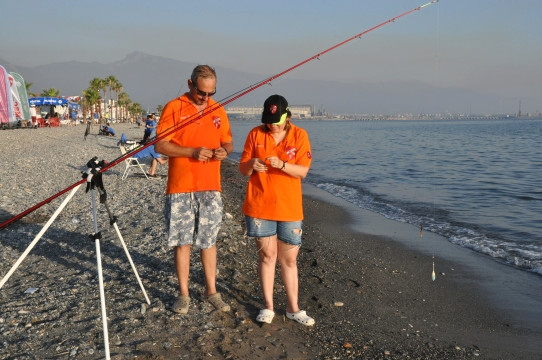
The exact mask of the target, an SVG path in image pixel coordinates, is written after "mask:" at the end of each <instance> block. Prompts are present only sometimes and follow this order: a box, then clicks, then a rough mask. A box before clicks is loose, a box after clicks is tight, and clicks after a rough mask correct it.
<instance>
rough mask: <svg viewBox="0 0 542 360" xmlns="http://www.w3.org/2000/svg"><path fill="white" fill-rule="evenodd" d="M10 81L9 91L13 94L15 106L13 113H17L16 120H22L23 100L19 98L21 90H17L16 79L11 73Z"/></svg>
mask: <svg viewBox="0 0 542 360" xmlns="http://www.w3.org/2000/svg"><path fill="white" fill-rule="evenodd" d="M8 80H9V90H10V92H11V100H12V104H13V111H14V112H15V119H22V118H23V113H22V111H21V98H20V97H19V89H17V84H15V78H14V77H13V75H11V74H10V73H8Z"/></svg>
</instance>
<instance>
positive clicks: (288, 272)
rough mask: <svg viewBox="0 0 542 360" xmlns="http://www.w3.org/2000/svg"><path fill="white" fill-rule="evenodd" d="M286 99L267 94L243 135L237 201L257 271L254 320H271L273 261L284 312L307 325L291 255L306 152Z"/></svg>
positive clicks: (295, 248)
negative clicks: (243, 185) (259, 303)
mask: <svg viewBox="0 0 542 360" xmlns="http://www.w3.org/2000/svg"><path fill="white" fill-rule="evenodd" d="M290 117H291V113H290V110H289V109H288V102H287V101H286V99H285V98H284V97H282V96H280V95H272V96H270V97H269V98H267V100H265V102H264V108H263V113H262V123H263V125H260V126H257V127H255V128H254V129H252V130H251V131H250V132H249V134H248V135H247V139H246V142H245V147H244V149H243V154H242V155H241V160H240V162H239V171H241V173H242V174H243V175H245V176H250V179H249V182H248V185H247V191H246V197H245V201H244V204H243V213H244V214H245V219H246V224H247V235H248V236H252V237H255V238H256V245H257V247H258V273H259V275H260V283H261V286H262V292H263V296H264V301H265V308H264V309H262V310H261V311H260V313H259V314H258V316H257V317H256V320H257V321H259V322H264V323H268V324H269V323H271V322H272V320H273V317H274V316H275V312H274V309H273V287H274V282H275V266H276V262H277V259H278V261H279V263H280V265H281V274H282V281H283V283H284V287H285V289H286V296H287V299H288V309H287V310H286V316H287V317H288V318H289V319H292V320H295V321H297V322H299V323H300V324H303V325H307V326H312V325H314V319H313V318H311V317H309V316H308V315H307V313H306V312H305V311H304V310H300V309H299V306H298V276H297V254H298V253H299V247H300V246H301V234H302V220H303V207H302V194H301V179H303V178H305V176H307V173H308V171H309V168H310V164H311V160H312V155H311V148H310V143H309V137H308V135H307V132H306V131H305V130H303V129H301V128H299V127H297V126H295V125H294V124H292V123H291V122H290Z"/></svg>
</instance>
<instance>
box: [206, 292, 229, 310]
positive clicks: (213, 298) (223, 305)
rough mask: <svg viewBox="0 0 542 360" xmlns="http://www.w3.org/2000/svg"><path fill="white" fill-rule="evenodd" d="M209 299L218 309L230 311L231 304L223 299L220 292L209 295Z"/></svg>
mask: <svg viewBox="0 0 542 360" xmlns="http://www.w3.org/2000/svg"><path fill="white" fill-rule="evenodd" d="M207 301H209V302H210V303H211V304H212V305H213V306H214V307H215V309H217V310H220V311H223V312H227V311H230V306H229V305H228V304H226V303H225V302H224V301H222V297H221V296H220V294H219V293H215V294H213V295H209V296H207Z"/></svg>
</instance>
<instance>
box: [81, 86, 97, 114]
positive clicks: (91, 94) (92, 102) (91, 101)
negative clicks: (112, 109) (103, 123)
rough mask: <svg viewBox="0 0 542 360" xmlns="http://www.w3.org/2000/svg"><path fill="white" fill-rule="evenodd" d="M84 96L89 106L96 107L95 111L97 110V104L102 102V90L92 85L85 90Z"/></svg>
mask: <svg viewBox="0 0 542 360" xmlns="http://www.w3.org/2000/svg"><path fill="white" fill-rule="evenodd" d="M83 96H84V98H85V101H86V103H87V105H88V107H89V108H90V107H94V111H96V105H98V106H99V104H100V91H99V90H97V89H95V88H93V87H92V86H91V87H89V88H88V89H86V90H85V91H83ZM100 118H101V117H100Z"/></svg>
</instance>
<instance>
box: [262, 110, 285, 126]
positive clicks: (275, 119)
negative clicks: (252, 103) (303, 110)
mask: <svg viewBox="0 0 542 360" xmlns="http://www.w3.org/2000/svg"><path fill="white" fill-rule="evenodd" d="M287 117H288V113H284V114H279V113H276V114H262V123H264V124H275V125H282V124H283V123H284V122H285V121H286V118H287Z"/></svg>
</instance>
